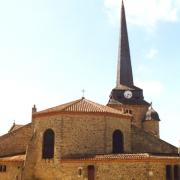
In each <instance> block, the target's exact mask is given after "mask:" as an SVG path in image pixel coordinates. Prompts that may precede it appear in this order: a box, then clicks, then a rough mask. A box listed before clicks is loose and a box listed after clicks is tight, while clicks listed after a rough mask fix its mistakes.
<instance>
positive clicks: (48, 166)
mask: <svg viewBox="0 0 180 180" xmlns="http://www.w3.org/2000/svg"><path fill="white" fill-rule="evenodd" d="M88 165H94V167H95V180H119V179H123V180H148V179H152V180H164V179H165V173H166V165H167V164H166V163H165V162H164V163H162V162H161V163H159V162H143V161H142V162H136V161H131V162H129V161H124V162H111V161H109V162H107V161H106V162H93V161H92V162H83V161H82V162H81V163H80V162H79V163H70V162H69V163H61V162H59V164H58V163H53V161H49V162H48V161H47V162H42V163H40V164H39V166H37V167H36V170H35V174H36V175H35V176H34V177H33V179H32V178H28V179H26V180H77V179H78V180H85V179H88V170H87V167H88ZM78 169H82V174H81V175H79V172H78Z"/></svg>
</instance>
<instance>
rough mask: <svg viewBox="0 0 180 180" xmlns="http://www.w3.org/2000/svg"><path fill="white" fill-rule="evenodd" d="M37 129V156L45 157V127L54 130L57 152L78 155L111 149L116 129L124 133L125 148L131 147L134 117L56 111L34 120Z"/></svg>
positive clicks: (63, 154)
mask: <svg viewBox="0 0 180 180" xmlns="http://www.w3.org/2000/svg"><path fill="white" fill-rule="evenodd" d="M33 122H34V124H35V131H36V132H37V138H36V141H37V142H36V144H37V149H38V152H37V153H38V157H39V158H40V160H41V157H42V139H43V133H44V132H45V130H46V129H48V128H51V129H53V130H54V132H55V156H56V158H57V159H60V158H64V157H75V156H76V157H79V156H84V155H90V154H110V153H112V135H113V132H114V131H115V130H117V129H119V130H121V131H122V133H123V134H124V142H125V143H124V149H125V152H130V151H131V144H130V142H131V133H130V131H131V121H130V119H121V118H117V117H108V116H107V117H105V116H95V115H56V116H48V117H40V118H36V119H34V120H33Z"/></svg>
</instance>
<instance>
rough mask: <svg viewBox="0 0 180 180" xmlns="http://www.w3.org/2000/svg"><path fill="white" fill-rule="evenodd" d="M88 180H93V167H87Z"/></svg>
mask: <svg viewBox="0 0 180 180" xmlns="http://www.w3.org/2000/svg"><path fill="white" fill-rule="evenodd" d="M88 180H95V168H94V166H93V165H89V166H88Z"/></svg>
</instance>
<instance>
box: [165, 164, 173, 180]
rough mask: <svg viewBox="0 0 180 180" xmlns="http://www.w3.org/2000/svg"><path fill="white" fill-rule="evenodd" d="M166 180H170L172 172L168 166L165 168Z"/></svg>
mask: <svg viewBox="0 0 180 180" xmlns="http://www.w3.org/2000/svg"><path fill="white" fill-rule="evenodd" d="M166 180H172V171H171V166H170V165H167V166H166Z"/></svg>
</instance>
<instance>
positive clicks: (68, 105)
mask: <svg viewBox="0 0 180 180" xmlns="http://www.w3.org/2000/svg"><path fill="white" fill-rule="evenodd" d="M82 100H83V98H81V99H77V100H75V101H72V102H69V103H66V104H67V106H65V107H64V108H62V111H63V110H65V109H68V108H70V107H72V106H73V105H75V104H77V103H79V102H80V101H82ZM66 104H64V105H66ZM60 106H62V105H60ZM56 107H58V106H56Z"/></svg>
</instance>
